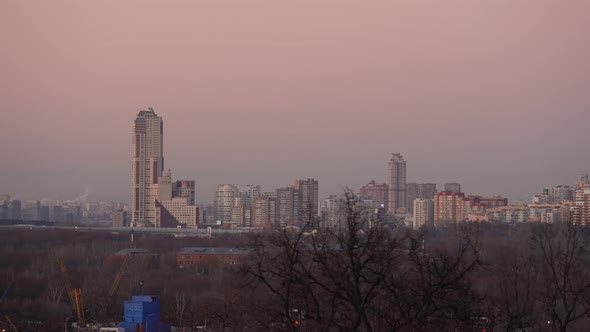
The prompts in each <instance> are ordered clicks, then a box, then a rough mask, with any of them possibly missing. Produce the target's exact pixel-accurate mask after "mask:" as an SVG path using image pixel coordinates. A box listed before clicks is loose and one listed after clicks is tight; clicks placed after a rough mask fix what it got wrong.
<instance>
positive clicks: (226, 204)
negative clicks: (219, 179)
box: [213, 184, 240, 225]
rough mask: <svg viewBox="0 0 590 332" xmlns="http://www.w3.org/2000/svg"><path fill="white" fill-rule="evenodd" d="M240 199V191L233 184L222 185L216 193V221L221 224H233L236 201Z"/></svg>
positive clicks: (214, 203) (214, 202)
mask: <svg viewBox="0 0 590 332" xmlns="http://www.w3.org/2000/svg"><path fill="white" fill-rule="evenodd" d="M239 197H240V190H239V189H238V187H236V186H235V185H233V184H221V185H219V187H217V191H216V192H215V200H214V201H213V206H214V219H215V221H216V222H221V224H222V225H223V224H231V223H232V209H233V207H234V203H235V199H236V198H239Z"/></svg>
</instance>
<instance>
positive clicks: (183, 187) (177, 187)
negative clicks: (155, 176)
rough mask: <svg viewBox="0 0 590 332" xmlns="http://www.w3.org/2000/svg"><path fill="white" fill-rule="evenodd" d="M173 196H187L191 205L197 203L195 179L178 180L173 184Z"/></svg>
mask: <svg viewBox="0 0 590 332" xmlns="http://www.w3.org/2000/svg"><path fill="white" fill-rule="evenodd" d="M172 196H174V197H181V198H186V199H187V202H188V204H189V205H196V204H195V202H196V201H195V180H178V181H176V182H175V183H174V185H173V186H172Z"/></svg>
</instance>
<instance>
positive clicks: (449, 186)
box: [445, 182, 462, 193]
mask: <svg viewBox="0 0 590 332" xmlns="http://www.w3.org/2000/svg"><path fill="white" fill-rule="evenodd" d="M445 191H446V192H449V193H460V192H462V191H461V184H460V183H455V182H451V183H445Z"/></svg>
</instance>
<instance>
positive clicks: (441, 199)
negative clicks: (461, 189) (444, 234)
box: [434, 191, 467, 226]
mask: <svg viewBox="0 0 590 332" xmlns="http://www.w3.org/2000/svg"><path fill="white" fill-rule="evenodd" d="M466 203H467V200H466V199H465V194H464V193H456V192H448V191H442V192H438V193H436V195H435V197H434V224H435V225H436V226H442V225H445V224H457V223H461V222H463V221H464V220H465V218H466V217H467V208H466Z"/></svg>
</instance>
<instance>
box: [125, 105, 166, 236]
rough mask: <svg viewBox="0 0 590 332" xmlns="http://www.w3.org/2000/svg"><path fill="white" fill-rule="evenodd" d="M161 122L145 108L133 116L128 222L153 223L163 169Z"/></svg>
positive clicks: (162, 130) (154, 113) (150, 110)
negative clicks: (129, 212)
mask: <svg viewBox="0 0 590 332" xmlns="http://www.w3.org/2000/svg"><path fill="white" fill-rule="evenodd" d="M163 137H164V123H163V122H162V118H161V117H160V116H158V115H157V114H156V112H154V110H153V109H151V108H149V109H148V110H147V111H140V112H139V114H137V118H136V119H135V123H134V125H133V152H132V166H131V167H132V176H131V178H132V191H133V197H132V205H131V211H132V212H131V221H132V223H133V224H134V225H135V224H136V223H144V222H146V223H151V224H152V225H155V224H156V199H157V198H158V186H157V184H158V178H159V177H161V176H162V171H163V170H164V143H163Z"/></svg>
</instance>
